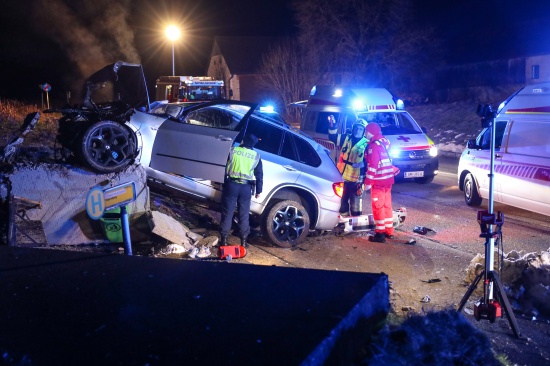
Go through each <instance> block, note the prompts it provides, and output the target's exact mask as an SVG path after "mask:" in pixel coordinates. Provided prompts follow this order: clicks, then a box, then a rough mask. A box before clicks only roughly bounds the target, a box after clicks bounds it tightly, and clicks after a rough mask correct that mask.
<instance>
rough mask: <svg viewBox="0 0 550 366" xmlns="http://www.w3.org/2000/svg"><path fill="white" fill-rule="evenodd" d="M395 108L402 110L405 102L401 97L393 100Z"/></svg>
mask: <svg viewBox="0 0 550 366" xmlns="http://www.w3.org/2000/svg"><path fill="white" fill-rule="evenodd" d="M395 108H396V109H398V110H403V109H405V103H404V102H403V101H402V100H401V99H397V101H396V102H395Z"/></svg>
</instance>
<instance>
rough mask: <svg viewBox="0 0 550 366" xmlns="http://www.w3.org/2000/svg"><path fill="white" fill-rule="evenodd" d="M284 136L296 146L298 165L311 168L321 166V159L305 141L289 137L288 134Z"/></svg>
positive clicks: (297, 137)
mask: <svg viewBox="0 0 550 366" xmlns="http://www.w3.org/2000/svg"><path fill="white" fill-rule="evenodd" d="M286 135H287V136H288V137H289V138H292V140H294V143H295V144H296V150H297V151H298V155H299V157H298V161H299V162H300V163H304V164H306V165H310V166H312V167H318V166H319V165H321V158H320V157H319V155H317V152H316V151H315V149H314V148H313V147H312V146H311V145H310V144H309V143H308V142H307V141H305V140H304V139H302V138H301V137H299V136H295V135H291V134H290V133H287V134H286ZM285 140H287V139H285ZM293 160H296V159H293Z"/></svg>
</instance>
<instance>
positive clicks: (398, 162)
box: [393, 157, 439, 179]
mask: <svg viewBox="0 0 550 366" xmlns="http://www.w3.org/2000/svg"><path fill="white" fill-rule="evenodd" d="M393 165H395V166H396V167H398V168H399V170H400V171H399V174H398V175H396V178H397V179H414V178H423V177H433V176H435V175H437V173H438V170H439V159H438V158H437V157H435V158H427V159H417V160H405V159H394V160H393Z"/></svg>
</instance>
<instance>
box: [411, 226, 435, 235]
mask: <svg viewBox="0 0 550 366" xmlns="http://www.w3.org/2000/svg"><path fill="white" fill-rule="evenodd" d="M413 232H415V233H417V234H421V235H427V234H428V233H429V234H435V230H433V229H430V228H427V227H425V226H415V227H414V229H413Z"/></svg>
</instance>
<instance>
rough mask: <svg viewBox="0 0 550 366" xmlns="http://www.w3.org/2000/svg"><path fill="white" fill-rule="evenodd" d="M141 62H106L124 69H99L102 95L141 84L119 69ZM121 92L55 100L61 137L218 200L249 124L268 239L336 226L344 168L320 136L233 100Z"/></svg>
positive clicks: (291, 238) (109, 164) (98, 163)
mask: <svg viewBox="0 0 550 366" xmlns="http://www.w3.org/2000/svg"><path fill="white" fill-rule="evenodd" d="M137 66H139V67H140V65H132V64H125V63H122V64H121V63H117V64H115V65H113V67H112V70H113V71H114V72H110V71H111V69H109V68H107V72H106V74H107V75H109V74H113V75H114V76H116V75H117V74H120V75H119V77H115V78H113V79H114V80H116V82H115V81H113V83H114V84H115V85H114V86H112V87H109V88H107V89H105V85H106V80H105V78H104V77H96V78H95V79H92V80H98V82H100V83H101V89H102V91H103V93H102V94H103V95H104V94H105V91H106V90H111V89H112V90H113V91H116V92H117V93H115V94H116V95H117V96H120V95H124V93H125V92H127V93H129V94H131V93H134V92H135V91H136V90H139V89H141V90H143V89H145V91H146V88H143V87H140V86H139V85H138V86H136V85H133V86H130V87H127V88H126V89H124V88H123V87H121V86H120V85H118V83H120V82H122V81H124V79H125V78H124V76H132V77H130V78H129V79H130V80H129V81H131V82H132V83H134V84H135V83H136V80H134V78H135V74H136V72H125V73H121V72H120V70H124V68H125V67H137ZM131 70H133V69H131ZM103 72H105V71H104V70H103ZM137 74H139V72H137ZM138 79H139V78H138ZM138 82H139V80H138ZM94 85H95V83H88V89H89V90H91V91H90V92H89V93H88V94H87V96H93V91H95V90H97V89H98V87H97V86H94ZM114 99H117V98H114ZM119 99H120V98H119ZM121 100H123V98H122V99H121ZM121 100H117V101H116V102H108V103H97V102H94V100H93V97H90V98H89V100H85V101H84V106H83V107H82V108H76V109H75V108H71V109H66V110H58V112H62V113H63V114H64V117H63V118H62V119H61V121H60V132H59V140H60V142H61V143H62V144H63V146H64V147H68V148H69V149H71V150H73V151H75V152H76V153H78V155H79V156H81V158H82V159H83V160H84V161H85V162H86V163H87V165H88V166H90V167H91V168H92V169H94V170H95V171H98V172H115V171H119V170H121V169H122V168H124V167H126V166H127V165H129V164H131V163H140V164H141V165H142V166H143V167H145V170H146V172H147V177H148V180H149V185H150V186H151V187H153V188H154V187H159V186H161V187H162V188H165V189H169V190H176V191H179V192H183V193H185V194H187V195H188V196H190V197H193V198H195V199H197V200H199V201H204V202H209V203H219V202H220V201H221V191H222V183H221V182H223V180H224V175H225V165H226V162H227V158H228V155H229V150H230V148H231V147H232V146H235V145H237V144H238V143H239V142H240V141H241V140H242V137H243V136H244V134H245V133H254V134H255V135H256V136H257V137H258V138H259V142H258V144H257V145H256V147H255V148H256V149H257V150H258V151H259V153H260V156H261V158H262V162H263V171H264V185H263V192H262V195H261V196H260V198H259V199H255V198H253V200H252V204H251V208H250V211H251V214H252V215H253V218H255V219H257V220H256V221H257V222H259V224H260V225H261V228H262V231H263V232H264V235H266V236H267V237H268V239H269V241H270V242H272V243H273V244H275V245H278V246H282V247H290V246H292V245H295V244H296V243H298V242H300V241H301V240H303V239H304V238H305V237H306V236H307V235H308V233H309V232H310V231H314V230H322V231H324V230H332V229H334V227H335V226H336V225H337V224H338V210H339V208H340V199H341V198H340V196H341V190H342V185H343V183H342V176H341V175H340V173H339V172H338V170H337V168H336V166H335V165H334V162H333V161H332V159H331V158H330V156H329V155H328V151H327V150H326V149H325V148H324V147H323V146H321V145H319V144H318V143H317V142H315V141H314V140H313V139H312V138H311V137H309V136H307V135H304V134H302V133H300V132H298V131H295V130H293V129H292V128H291V127H290V126H289V125H288V124H286V123H285V122H284V121H283V120H282V119H281V117H280V116H279V115H277V114H271V113H264V112H261V111H260V110H259V109H258V108H257V105H256V104H254V103H247V102H241V101H232V100H219V101H212V102H204V103H195V104H177V103H176V104H169V103H160V104H157V105H156V106H154V107H153V108H151V106H150V105H149V103H148V102H146V103H143V102H138V103H137V105H136V101H139V100H140V98H136V97H134V98H130V100H133V101H134V103H123V102H121ZM145 101H147V98H145Z"/></svg>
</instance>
